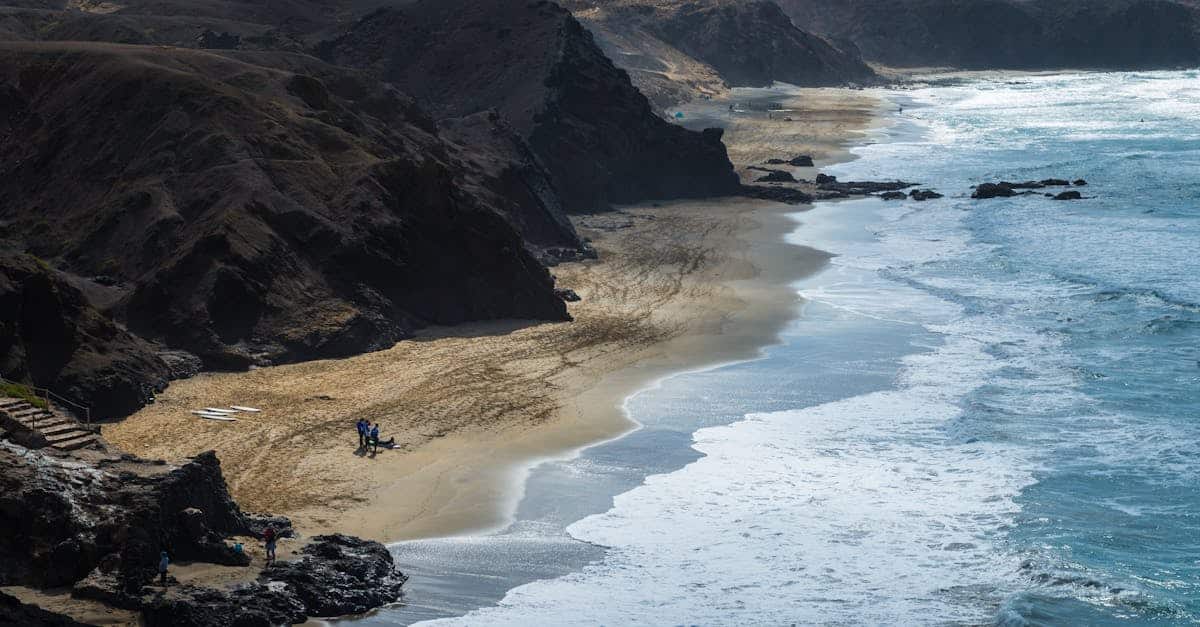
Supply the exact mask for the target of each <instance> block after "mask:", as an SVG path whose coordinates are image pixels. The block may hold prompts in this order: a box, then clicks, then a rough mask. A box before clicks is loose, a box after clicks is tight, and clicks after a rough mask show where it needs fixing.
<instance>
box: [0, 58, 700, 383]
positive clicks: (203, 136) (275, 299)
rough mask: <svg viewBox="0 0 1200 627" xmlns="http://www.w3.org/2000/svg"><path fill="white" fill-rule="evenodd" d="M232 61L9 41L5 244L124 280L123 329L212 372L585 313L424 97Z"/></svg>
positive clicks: (321, 67)
mask: <svg viewBox="0 0 1200 627" xmlns="http://www.w3.org/2000/svg"><path fill="white" fill-rule="evenodd" d="M226 54H239V55H241V56H240V57H239V58H238V59H236V60H235V59H233V58H230V57H227V56H218V55H214V54H210V53H205V52H197V51H187V50H178V49H164V48H151V47H126V46H112V45H95V44H77V43H64V44H19V43H18V44H13V43H8V44H0V68H3V70H0V103H2V104H0V131H2V132H0V150H2V151H3V152H4V154H5V155H6V159H5V160H4V162H3V163H0V220H3V221H4V223H5V231H4V232H5V235H6V236H8V237H10V238H12V239H14V240H16V241H17V242H18V243H19V245H21V246H23V247H25V248H26V249H27V250H29V251H30V252H32V253H34V254H36V255H38V256H39V257H42V258H44V259H47V260H49V261H50V262H51V263H52V264H53V265H55V266H56V267H59V268H63V269H67V270H69V271H71V272H73V273H75V274H78V275H82V276H95V275H101V274H104V275H109V276H111V277H114V278H116V279H117V280H118V281H119V282H120V283H121V284H123V285H124V286H125V287H124V288H123V289H122V290H120V291H118V293H117V294H116V298H115V300H114V302H113V304H112V306H111V308H110V309H111V311H112V312H113V313H114V315H115V317H116V318H117V319H118V321H121V322H124V323H126V324H127V325H128V328H129V329H130V330H131V331H133V332H135V333H137V334H138V335H141V336H142V337H145V338H148V339H151V340H155V341H158V342H160V343H162V344H165V345H166V346H168V347H170V348H173V349H182V350H186V351H187V352H189V353H192V354H194V355H197V356H199V357H200V358H201V359H202V360H203V361H204V363H205V365H206V366H207V367H210V368H241V367H246V366H248V365H251V364H255V363H264V362H283V361H292V360H298V359H308V358H315V357H333V356H344V355H350V354H355V353H359V352H363V351H368V350H375V349H381V348H386V347H388V346H390V345H391V344H392V343H394V342H395V341H397V340H399V339H402V338H405V337H408V336H409V335H411V333H412V332H413V330H414V329H416V328H419V327H422V326H426V325H429V324H456V323H461V322H465V321H470V320H480V319H491V318H530V319H551V320H562V319H566V318H567V314H566V309H565V306H564V305H563V303H562V301H561V299H559V298H557V297H555V296H554V292H553V282H552V281H551V279H550V276H549V274H548V272H547V271H546V270H545V268H544V267H543V266H542V265H541V264H540V263H539V262H538V260H537V259H536V257H535V255H534V253H532V252H530V251H529V250H527V249H526V247H525V245H524V242H523V240H522V238H521V237H520V234H519V233H518V232H517V230H516V229H515V228H514V227H513V223H514V222H520V220H519V219H518V218H515V217H512V216H509V215H508V212H509V211H510V210H511V208H512V207H513V206H514V205H515V204H521V203H520V202H519V201H511V202H502V194H503V189H504V184H503V183H502V182H497V181H496V180H495V179H492V178H491V177H490V176H489V174H488V172H484V171H480V170H478V169H474V170H473V169H471V168H470V167H469V166H468V165H467V164H468V163H469V160H468V159H466V158H465V157H464V156H463V154H462V153H463V152H464V150H465V149H464V148H462V147H460V146H458V145H455V144H452V143H450V142H447V141H445V140H444V139H442V138H440V137H438V136H437V135H436V127H435V126H434V124H433V122H432V120H430V119H429V118H428V117H426V116H425V115H424V114H423V113H422V112H421V111H420V110H419V109H417V108H416V107H415V106H414V105H413V103H412V102H411V100H409V99H407V98H406V97H404V96H403V95H401V94H399V93H398V92H397V91H396V90H395V89H394V88H392V87H391V86H389V85H387V84H384V83H379V82H377V81H375V80H374V79H371V78H370V77H368V76H366V75H363V74H361V73H356V72H354V71H352V70H347V69H343V68H331V67H330V66H328V65H326V64H323V63H320V62H319V61H317V60H315V59H312V58H310V57H298V56H295V55H279V54H265V53H226ZM268 65H269V66H270V67H268ZM664 124H665V123H664ZM672 128H674V127H672ZM674 130H675V131H678V132H685V131H683V130H682V129H674ZM710 143H711V144H712V146H711V150H714V151H719V152H720V155H721V156H723V155H724V147H723V146H721V145H720V142H719V141H716V140H713V141H712V142H710ZM706 145H708V144H706ZM658 156H659V157H662V155H658ZM493 183H495V185H493ZM231 305H235V306H231Z"/></svg>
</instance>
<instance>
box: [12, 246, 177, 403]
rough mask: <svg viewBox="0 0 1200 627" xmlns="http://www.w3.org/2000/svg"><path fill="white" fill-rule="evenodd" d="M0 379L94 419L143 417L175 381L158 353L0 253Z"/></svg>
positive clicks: (64, 282) (18, 257)
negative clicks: (66, 401) (34, 388)
mask: <svg viewBox="0 0 1200 627" xmlns="http://www.w3.org/2000/svg"><path fill="white" fill-rule="evenodd" d="M0 376H3V377H4V378H6V379H9V380H11V381H18V382H26V383H32V384H36V385H38V386H41V387H47V388H50V389H53V390H55V391H57V393H59V394H61V395H64V396H67V397H69V398H71V399H73V400H75V401H76V402H80V403H83V404H85V405H87V406H90V407H91V409H92V417H93V418H97V419H106V418H113V417H120V416H125V415H126V414H129V413H131V412H134V411H136V410H138V409H140V408H141V407H142V406H143V405H145V404H146V402H147V400H148V399H149V398H151V397H152V396H153V395H154V393H155V392H157V391H160V390H162V389H163V388H164V387H165V386H166V384H167V380H168V378H169V377H170V371H169V369H168V367H167V365H166V364H165V363H164V362H163V361H162V360H161V359H159V358H158V356H157V355H156V354H155V349H154V347H153V346H151V345H150V344H148V343H147V342H145V341H143V340H141V339H139V338H137V337H135V336H133V335H131V334H130V333H129V332H128V331H125V330H124V329H122V328H121V327H120V326H118V325H117V324H115V323H114V322H113V321H112V320H110V319H109V318H108V317H107V316H105V315H103V314H101V313H100V312H99V311H97V310H96V309H95V308H93V307H91V306H90V305H89V304H88V302H87V299H86V298H85V297H84V295H83V293H82V292H80V291H79V290H78V289H77V288H75V287H74V286H73V285H72V284H71V283H70V282H69V281H68V278H67V277H66V276H65V275H63V274H62V273H60V272H57V271H55V270H53V269H51V268H50V267H49V266H48V265H46V264H45V263H44V262H42V261H40V260H39V259H37V258H35V257H33V256H31V255H26V254H22V253H16V252H11V251H9V252H3V251H0Z"/></svg>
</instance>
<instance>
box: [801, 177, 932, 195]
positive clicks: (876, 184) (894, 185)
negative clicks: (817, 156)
mask: <svg viewBox="0 0 1200 627" xmlns="http://www.w3.org/2000/svg"><path fill="white" fill-rule="evenodd" d="M816 185H817V189H819V190H821V191H824V192H831V193H835V194H840V195H841V196H867V195H870V194H878V193H881V192H898V191H900V190H902V189H908V188H909V187H912V186H914V185H916V183H906V182H904V181H839V180H837V177H835V176H829V175H828V174H818V175H817V178H816Z"/></svg>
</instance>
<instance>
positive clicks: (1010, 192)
mask: <svg viewBox="0 0 1200 627" xmlns="http://www.w3.org/2000/svg"><path fill="white" fill-rule="evenodd" d="M1016 195H1017V190H1015V189H1013V187H1012V185H1010V184H1004V183H981V184H980V185H978V186H976V187H975V191H974V192H972V193H971V198H1007V197H1010V196H1016Z"/></svg>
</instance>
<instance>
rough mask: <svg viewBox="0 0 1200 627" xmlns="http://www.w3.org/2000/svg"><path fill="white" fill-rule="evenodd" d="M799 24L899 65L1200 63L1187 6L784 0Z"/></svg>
mask: <svg viewBox="0 0 1200 627" xmlns="http://www.w3.org/2000/svg"><path fill="white" fill-rule="evenodd" d="M778 1H779V3H780V5H782V6H783V8H784V10H785V11H787V12H788V13H789V14H790V15H791V16H792V18H793V19H794V20H795V21H796V22H797V23H798V24H803V25H805V27H806V28H811V29H813V30H815V31H817V32H820V33H823V34H826V35H828V36H830V37H833V38H836V39H844V40H848V41H852V42H853V43H854V44H855V45H857V46H858V47H859V49H861V50H862V53H863V56H864V57H865V58H867V59H869V60H871V61H876V62H880V63H884V64H887V65H893V66H927V65H934V66H954V67H962V68H971V69H982V68H1013V69H1044V68H1063V67H1077V68H1114V69H1127V68H1171V67H1178V66H1194V65H1196V64H1200V12H1198V11H1197V8H1196V3H1195V2H1192V1H1190V0H1188V1H1184V0H1111V1H1104V2H1097V1H1091V0H1067V1H1063V0H1022V1H1018V0H778Z"/></svg>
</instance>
